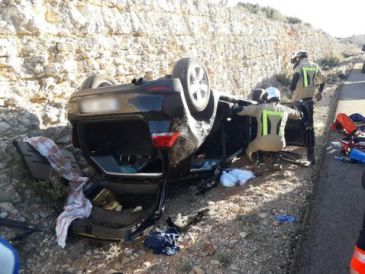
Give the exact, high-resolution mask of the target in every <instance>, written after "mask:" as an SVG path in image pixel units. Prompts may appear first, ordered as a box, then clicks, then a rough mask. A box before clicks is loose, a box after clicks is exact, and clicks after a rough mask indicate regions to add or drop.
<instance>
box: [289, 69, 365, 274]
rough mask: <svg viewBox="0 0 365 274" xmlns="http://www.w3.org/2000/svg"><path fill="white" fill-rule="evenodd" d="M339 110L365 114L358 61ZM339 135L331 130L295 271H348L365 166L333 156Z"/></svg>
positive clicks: (362, 204)
mask: <svg viewBox="0 0 365 274" xmlns="http://www.w3.org/2000/svg"><path fill="white" fill-rule="evenodd" d="M338 112H345V113H347V114H352V113H355V112H357V113H361V114H363V115H365V74H361V73H360V70H359V66H358V65H357V66H355V69H354V70H353V72H352V73H351V75H350V77H349V78H348V79H347V81H346V82H345V83H344V86H343V88H342V91H341V97H340V101H339V104H338V107H337V113H338ZM338 137H339V135H338V134H331V137H330V140H329V142H328V146H327V148H326V155H325V157H324V161H323V164H322V168H321V171H320V175H319V179H318V181H317V182H316V185H315V187H314V194H313V198H312V202H311V206H310V211H309V216H308V219H307V223H306V226H305V233H304V239H303V242H302V246H301V249H300V251H299V254H298V257H297V261H296V266H295V268H294V269H295V270H294V273H303V274H304V273H305V274H310V273H315V274H322V273H331V274H335V273H348V269H349V262H350V258H351V255H352V251H353V248H354V243H355V242H356V239H357V236H358V232H359V230H360V228H361V222H362V217H363V214H364V210H365V190H363V189H362V187H361V182H360V178H361V173H362V171H363V169H364V167H362V166H359V165H356V164H349V163H343V162H340V161H337V160H335V159H334V156H335V155H339V152H338V151H337V150H334V149H333V148H332V147H331V146H330V142H331V141H332V140H338V139H339V138H338Z"/></svg>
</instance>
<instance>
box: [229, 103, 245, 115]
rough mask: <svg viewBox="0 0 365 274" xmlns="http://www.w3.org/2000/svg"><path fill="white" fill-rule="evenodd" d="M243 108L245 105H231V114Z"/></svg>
mask: <svg viewBox="0 0 365 274" xmlns="http://www.w3.org/2000/svg"><path fill="white" fill-rule="evenodd" d="M242 110H243V106H236V105H235V106H233V107H231V114H237V113H239V112H241V111H242Z"/></svg>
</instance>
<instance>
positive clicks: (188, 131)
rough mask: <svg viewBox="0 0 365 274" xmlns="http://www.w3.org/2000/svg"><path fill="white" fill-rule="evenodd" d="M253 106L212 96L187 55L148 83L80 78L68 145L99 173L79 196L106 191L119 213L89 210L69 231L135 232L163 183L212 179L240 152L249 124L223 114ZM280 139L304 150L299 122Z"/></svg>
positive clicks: (111, 235)
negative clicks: (80, 83)
mask: <svg viewBox="0 0 365 274" xmlns="http://www.w3.org/2000/svg"><path fill="white" fill-rule="evenodd" d="M254 103H256V102H255V101H251V100H247V99H244V98H238V97H234V96H231V95H228V94H223V93H222V92H215V91H214V92H213V91H212V90H211V89H210V86H209V79H208V74H207V70H206V68H205V67H204V66H202V65H200V64H199V63H197V62H195V61H194V60H192V59H190V58H184V59H181V60H179V61H178V62H177V63H176V64H175V66H174V69H173V72H172V74H171V75H167V76H165V77H163V78H160V79H157V80H154V81H146V80H144V79H139V80H137V79H135V80H133V81H132V83H131V84H123V85H118V84H116V83H115V81H114V80H113V79H112V78H110V77H106V76H100V75H97V76H91V77H89V78H87V79H86V80H85V82H84V83H83V84H82V87H81V89H80V90H79V91H78V92H76V93H74V94H73V95H72V96H71V98H70V101H69V110H68V119H69V121H70V123H71V125H72V140H73V144H74V146H75V147H77V148H80V150H81V151H82V154H83V156H84V157H85V158H86V159H87V161H88V162H89V163H90V164H91V165H92V166H93V167H94V168H95V169H96V170H97V171H98V173H99V174H100V175H101V176H102V179H101V180H99V181H98V182H95V183H93V184H89V185H88V188H86V189H85V190H84V192H85V193H86V194H87V196H88V197H89V198H90V199H91V200H92V199H93V198H94V197H95V196H96V195H97V194H98V193H99V192H100V191H101V190H102V189H108V190H109V191H111V192H112V193H113V194H114V195H115V197H116V199H117V200H118V202H120V204H122V205H123V211H121V212H117V211H111V210H106V209H104V208H101V207H97V206H94V207H93V212H92V215H91V217H90V218H89V219H79V220H75V221H74V222H73V223H72V225H71V228H70V229H71V231H72V232H74V233H76V234H79V235H84V236H88V237H93V238H98V239H104V240H120V239H122V238H130V237H132V236H133V235H135V234H138V232H140V231H142V230H143V229H144V228H145V227H146V226H148V225H149V224H151V222H152V221H153V220H154V219H155V218H156V217H158V216H160V214H161V213H162V211H163V207H164V201H165V189H166V185H168V184H171V183H174V182H176V181H182V180H187V179H196V178H198V179H205V180H213V178H214V176H215V175H216V174H218V172H219V170H220V169H222V168H224V167H226V166H227V165H228V164H229V163H230V161H231V160H232V159H233V158H234V156H236V155H238V154H240V153H242V152H244V150H245V148H246V147H247V145H248V143H249V142H250V141H251V140H252V139H253V138H254V137H255V134H256V132H255V128H256V125H255V123H256V121H255V119H253V118H250V117H241V116H236V115H232V111H231V109H232V107H233V106H235V105H240V106H247V105H249V104H254ZM286 137H287V144H288V145H295V146H306V138H305V128H304V124H303V123H302V121H289V122H288V125H287V128H286ZM136 206H139V210H134V209H135V208H136Z"/></svg>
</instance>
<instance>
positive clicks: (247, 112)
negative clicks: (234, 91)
mask: <svg viewBox="0 0 365 274" xmlns="http://www.w3.org/2000/svg"><path fill="white" fill-rule="evenodd" d="M257 110H258V105H249V106H245V107H244V108H243V110H242V111H240V112H238V113H237V115H240V116H253V117H254V116H256V113H257Z"/></svg>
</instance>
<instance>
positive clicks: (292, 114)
mask: <svg viewBox="0 0 365 274" xmlns="http://www.w3.org/2000/svg"><path fill="white" fill-rule="evenodd" d="M285 111H286V113H288V117H289V119H293V120H299V119H301V118H302V113H301V112H300V111H298V110H295V109H292V108H290V107H285Z"/></svg>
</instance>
